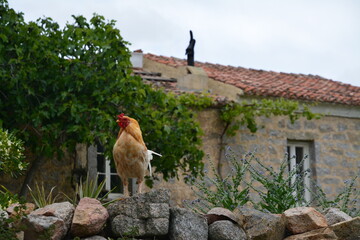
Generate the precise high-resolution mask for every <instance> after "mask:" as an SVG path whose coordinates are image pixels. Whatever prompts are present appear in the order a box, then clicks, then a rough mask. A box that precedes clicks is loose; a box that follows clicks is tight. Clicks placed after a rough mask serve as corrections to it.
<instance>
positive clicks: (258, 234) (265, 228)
mask: <svg viewBox="0 0 360 240" xmlns="http://www.w3.org/2000/svg"><path fill="white" fill-rule="evenodd" d="M233 213H234V215H235V216H236V218H237V219H238V224H239V225H240V226H242V227H243V228H244V230H245V232H246V233H247V235H248V236H249V238H250V239H252V240H265V239H266V240H268V239H269V240H270V239H271V240H282V239H283V238H284V235H285V218H284V217H283V216H282V215H274V214H269V213H263V212H261V211H258V210H256V209H252V208H249V207H245V206H242V207H237V208H236V209H235V210H234V211H233Z"/></svg>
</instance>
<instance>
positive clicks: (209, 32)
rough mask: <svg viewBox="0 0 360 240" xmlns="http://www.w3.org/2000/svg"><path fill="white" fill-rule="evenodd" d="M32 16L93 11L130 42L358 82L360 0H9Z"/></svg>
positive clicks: (59, 18)
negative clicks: (192, 40) (191, 45)
mask: <svg viewBox="0 0 360 240" xmlns="http://www.w3.org/2000/svg"><path fill="white" fill-rule="evenodd" d="M9 5H10V7H11V8H14V9H15V10H16V11H18V12H23V13H24V17H25V20H26V21H29V20H36V19H37V18H39V17H43V16H46V17H51V18H52V19H53V20H54V21H56V22H58V23H59V24H60V25H61V26H64V25H65V23H66V22H69V23H73V19H72V17H71V15H83V16H85V17H86V18H88V19H89V18H90V17H91V16H92V15H93V13H97V14H100V15H103V16H104V17H105V19H108V20H111V19H114V20H116V21H117V24H116V26H117V28H119V29H120V31H121V35H122V36H123V38H124V39H125V40H126V41H128V42H130V43H131V44H132V45H131V46H129V48H130V50H136V49H142V50H143V51H144V52H145V53H153V54H157V55H164V56H173V57H178V58H186V56H185V49H186V47H187V45H188V43H189V39H190V36H189V30H190V29H191V30H192V31H193V33H194V38H195V39H196V45H195V60H197V61H202V62H210V63H219V64H223V65H232V66H241V67H245V68H254V69H263V70H272V71H277V72H287V73H302V74H313V75H320V76H322V77H325V78H328V79H332V80H336V81H341V82H344V83H350V84H352V85H356V86H360V1H359V0H298V1H295V0H178V1H175V0H104V1H99V0H96V1H95V0H87V1H85V0H76V1H74V0H61V1H60V0H59V1H54V0H9Z"/></svg>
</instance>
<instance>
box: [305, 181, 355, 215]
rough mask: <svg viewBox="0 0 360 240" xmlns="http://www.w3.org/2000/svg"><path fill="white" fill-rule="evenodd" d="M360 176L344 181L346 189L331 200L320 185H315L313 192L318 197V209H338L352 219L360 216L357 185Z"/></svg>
mask: <svg viewBox="0 0 360 240" xmlns="http://www.w3.org/2000/svg"><path fill="white" fill-rule="evenodd" d="M358 177H359V176H354V177H353V178H352V179H350V180H346V181H344V184H345V187H344V188H343V189H342V191H341V192H340V193H339V194H338V195H337V196H336V197H334V198H333V200H330V199H329V198H328V197H327V195H326V193H325V192H324V191H323V190H322V188H321V187H320V186H319V185H318V184H314V186H315V191H314V192H312V193H313V195H315V196H316V197H315V198H316V204H317V206H318V208H320V209H322V210H324V209H326V208H330V207H332V208H338V209H340V210H341V211H343V212H345V213H347V214H348V215H350V216H352V217H357V216H360V199H359V197H360V189H356V187H355V183H356V181H359V178H358Z"/></svg>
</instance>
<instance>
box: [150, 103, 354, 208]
mask: <svg viewBox="0 0 360 240" xmlns="http://www.w3.org/2000/svg"><path fill="white" fill-rule="evenodd" d="M198 119H199V121H200V123H201V126H202V128H203V129H204V136H203V150H204V152H205V159H204V161H205V168H207V169H209V161H210V160H211V161H212V162H213V163H214V165H215V166H217V164H218V159H219V158H220V157H221V161H222V163H223V165H222V171H223V174H224V175H226V174H227V173H228V171H229V168H228V165H227V164H228V162H227V160H226V159H225V152H226V149H227V147H230V148H231V150H232V151H234V152H235V153H236V154H238V155H239V156H241V155H243V154H245V153H247V152H254V151H256V156H257V157H258V158H259V159H261V160H262V161H263V163H264V164H265V165H267V166H272V167H273V168H274V169H278V168H279V166H280V164H281V162H282V161H283V159H284V155H285V153H286V146H287V141H288V140H296V141H310V142H311V143H312V144H311V145H312V146H313V149H312V150H313V151H312V154H313V158H312V160H313V161H312V162H311V163H310V165H311V169H312V178H313V179H314V180H316V181H317V183H318V184H319V185H320V186H321V187H322V189H323V190H324V191H325V192H326V193H327V194H328V196H329V197H334V196H335V195H337V194H338V193H339V192H340V191H341V190H343V188H344V181H346V180H349V179H351V178H352V177H353V176H355V175H356V174H359V171H360V119H353V118H343V117H330V116H323V117H322V118H321V119H319V120H310V121H309V120H306V119H305V118H301V119H299V120H298V121H296V122H295V123H294V124H291V123H290V121H289V120H288V118H287V117H271V118H265V117H261V118H258V124H259V126H263V128H260V129H259V130H258V131H257V132H256V133H251V132H250V131H249V130H248V129H247V128H246V127H242V128H241V129H240V131H239V132H238V134H237V135H236V136H234V137H229V136H227V135H224V138H223V143H221V134H222V132H223V130H224V125H223V123H222V122H221V121H220V120H219V113H218V110H216V109H208V110H205V111H203V112H201V113H199V114H198ZM210 173H211V171H209V172H208V173H207V174H210ZM359 182H360V181H357V188H359V187H360V186H359ZM162 187H165V188H168V189H170V190H171V192H172V201H173V203H175V204H177V205H180V206H181V205H182V201H183V200H184V199H195V198H196V196H195V195H194V193H193V191H192V190H191V188H190V186H188V185H186V184H185V183H184V182H183V181H182V179H180V180H175V179H174V180H172V181H170V182H169V183H166V182H162V181H160V182H156V183H155V188H162Z"/></svg>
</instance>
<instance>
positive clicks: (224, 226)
mask: <svg viewBox="0 0 360 240" xmlns="http://www.w3.org/2000/svg"><path fill="white" fill-rule="evenodd" d="M209 239H210V240H246V239H247V237H246V233H245V232H244V230H242V229H241V228H240V226H239V225H238V224H236V223H234V222H232V221H229V220H222V221H217V222H214V223H212V224H211V225H210V226H209Z"/></svg>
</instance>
